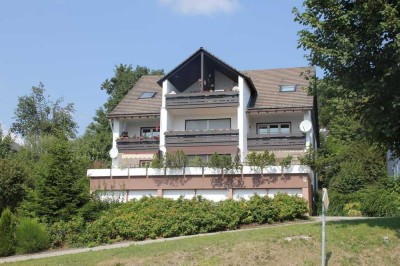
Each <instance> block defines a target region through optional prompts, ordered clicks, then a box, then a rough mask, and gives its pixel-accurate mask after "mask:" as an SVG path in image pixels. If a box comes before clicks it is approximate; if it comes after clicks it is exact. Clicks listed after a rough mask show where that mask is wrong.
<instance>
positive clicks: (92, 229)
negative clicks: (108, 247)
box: [52, 194, 308, 246]
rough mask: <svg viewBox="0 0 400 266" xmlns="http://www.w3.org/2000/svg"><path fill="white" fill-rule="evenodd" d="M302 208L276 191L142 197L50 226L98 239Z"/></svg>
mask: <svg viewBox="0 0 400 266" xmlns="http://www.w3.org/2000/svg"><path fill="white" fill-rule="evenodd" d="M307 212H308V209H307V202H306V201H305V200H304V199H303V198H299V197H296V196H289V195H287V194H277V195H275V197H274V198H273V199H271V198H268V197H260V196H258V195H255V196H253V197H252V198H251V199H250V200H249V201H244V200H240V201H234V200H225V201H221V202H212V201H209V200H206V199H204V198H201V197H196V198H193V199H192V200H187V199H183V198H179V199H178V200H172V199H167V198H160V197H150V198H148V197H144V198H142V199H140V200H133V201H130V202H128V203H125V204H121V205H118V206H116V207H115V208H113V209H111V210H109V211H107V212H104V213H103V214H102V215H101V216H100V218H98V219H96V220H95V221H93V222H89V223H86V224H84V223H83V221H82V220H79V219H78V220H76V219H75V220H72V221H70V222H68V223H58V224H56V225H55V226H56V227H57V228H55V226H53V228H52V230H53V232H54V233H56V232H63V233H64V234H65V237H64V238H63V239H64V240H66V241H67V242H68V244H69V245H75V246H76V245H98V244H103V243H112V242H116V241H120V240H144V239H146V238H158V237H174V236H183V235H193V234H199V233H207V232H215V231H223V230H232V229H237V228H239V227H240V225H243V224H248V223H259V224H263V223H272V222H278V221H288V220H294V219H300V218H303V217H304V215H305V214H306V213H307ZM57 241H63V240H62V239H56V242H57ZM58 244H59V242H58Z"/></svg>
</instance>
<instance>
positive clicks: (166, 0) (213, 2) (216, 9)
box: [158, 0, 239, 15]
mask: <svg viewBox="0 0 400 266" xmlns="http://www.w3.org/2000/svg"><path fill="white" fill-rule="evenodd" d="M158 2H159V3H160V4H162V5H165V6H169V7H171V8H172V9H173V10H175V11H176V12H178V13H181V14H184V15H213V14H215V13H233V12H234V11H236V10H237V9H238V8H239V0H158Z"/></svg>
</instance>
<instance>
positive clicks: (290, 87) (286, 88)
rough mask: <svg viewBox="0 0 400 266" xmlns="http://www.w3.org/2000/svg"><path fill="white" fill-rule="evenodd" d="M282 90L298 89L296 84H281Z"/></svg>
mask: <svg viewBox="0 0 400 266" xmlns="http://www.w3.org/2000/svg"><path fill="white" fill-rule="evenodd" d="M279 87H280V89H279V91H280V92H291V91H296V85H281V86H279Z"/></svg>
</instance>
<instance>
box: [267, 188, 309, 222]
mask: <svg viewBox="0 0 400 266" xmlns="http://www.w3.org/2000/svg"><path fill="white" fill-rule="evenodd" d="M272 204H273V205H274V206H275V208H276V211H277V213H276V217H274V218H275V219H274V220H277V221H288V220H294V219H298V218H301V217H302V216H303V215H304V214H305V213H307V211H308V208H307V203H306V201H305V200H304V199H303V198H300V197H297V196H290V195H288V194H282V193H278V194H276V195H275V196H274V198H273V200H272Z"/></svg>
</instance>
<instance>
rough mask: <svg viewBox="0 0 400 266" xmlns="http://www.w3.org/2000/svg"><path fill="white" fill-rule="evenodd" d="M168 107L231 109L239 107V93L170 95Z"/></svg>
mask: <svg viewBox="0 0 400 266" xmlns="http://www.w3.org/2000/svg"><path fill="white" fill-rule="evenodd" d="M165 98H166V107H167V108H169V109H183V108H196V107H231V106H238V105H239V92H238V91H221V92H219V91H215V92H193V93H179V94H168V95H166V96H165Z"/></svg>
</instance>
